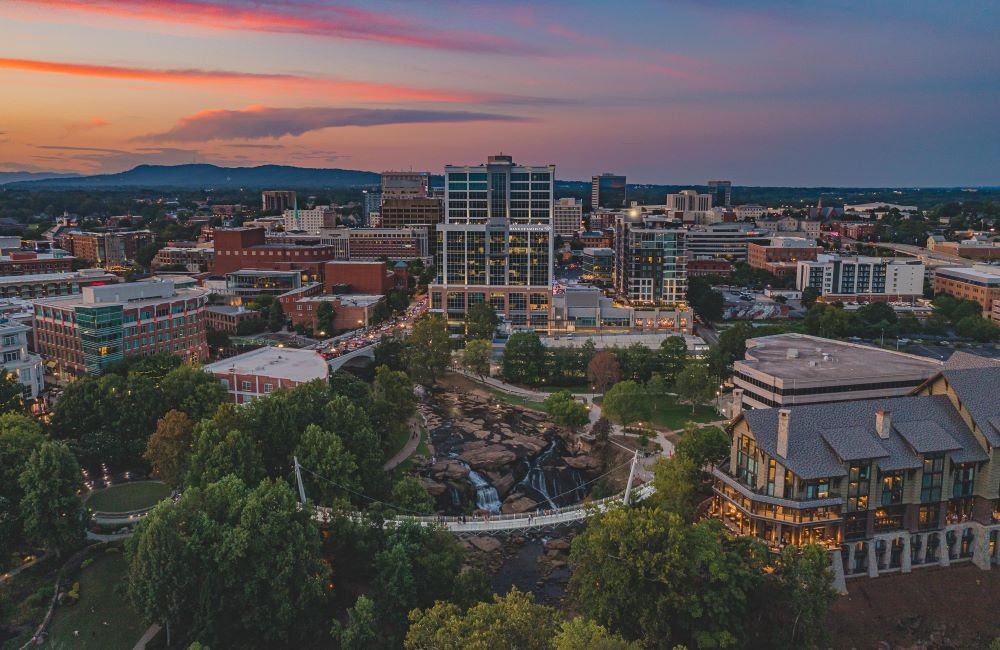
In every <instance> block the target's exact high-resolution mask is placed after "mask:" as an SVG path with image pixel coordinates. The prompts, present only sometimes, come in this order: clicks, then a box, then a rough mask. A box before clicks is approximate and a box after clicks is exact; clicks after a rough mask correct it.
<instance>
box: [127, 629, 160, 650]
mask: <svg viewBox="0 0 1000 650" xmlns="http://www.w3.org/2000/svg"><path fill="white" fill-rule="evenodd" d="M160 629H161V628H160V626H159V625H157V624H156V623H153V624H152V625H150V626H149V629H148V630H146V633H145V634H143V635H142V638H140V639H139V640H138V641H137V642H136V644H135V645H134V646H133V647H132V650H146V644H147V643H149V642H150V641H152V640H153V637H155V636H156V635H157V634H159V633H160Z"/></svg>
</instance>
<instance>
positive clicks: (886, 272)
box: [796, 254, 924, 302]
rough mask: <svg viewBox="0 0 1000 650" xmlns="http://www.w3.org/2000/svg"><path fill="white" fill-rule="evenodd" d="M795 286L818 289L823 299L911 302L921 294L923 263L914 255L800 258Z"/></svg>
mask: <svg viewBox="0 0 1000 650" xmlns="http://www.w3.org/2000/svg"><path fill="white" fill-rule="evenodd" d="M796 288H797V289H798V290H799V291H803V290H805V289H806V288H812V289H816V290H817V291H819V293H820V296H821V297H822V299H823V301H825V302H835V301H857V302H896V301H904V300H907V301H911V302H912V301H914V300H916V299H917V298H920V297H921V296H922V295H923V293H924V263H923V262H921V261H920V260H917V259H913V258H903V257H865V256H862V255H859V256H841V255H827V254H821V255H817V256H816V260H814V261H810V260H799V262H798V268H797V275H796Z"/></svg>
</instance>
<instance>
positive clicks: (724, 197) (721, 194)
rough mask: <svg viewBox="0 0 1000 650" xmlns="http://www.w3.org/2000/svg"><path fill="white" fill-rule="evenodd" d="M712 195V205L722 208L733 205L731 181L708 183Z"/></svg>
mask: <svg viewBox="0 0 1000 650" xmlns="http://www.w3.org/2000/svg"><path fill="white" fill-rule="evenodd" d="M708 187H709V189H711V191H712V192H711V193H712V203H713V204H714V205H717V206H719V207H722V208H728V207H730V206H732V204H733V184H732V182H731V181H708Z"/></svg>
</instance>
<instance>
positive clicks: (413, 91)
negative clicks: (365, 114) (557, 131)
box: [0, 58, 490, 103]
mask: <svg viewBox="0 0 1000 650" xmlns="http://www.w3.org/2000/svg"><path fill="white" fill-rule="evenodd" d="M0 69H8V70H22V71H25V72H43V73H51V74H65V75H74V76H82V77H102V78H105V79H130V80H135V81H151V82H158V83H179V84H193V85H213V86H214V85H219V84H226V85H235V86H242V87H247V88H259V87H261V86H268V87H270V88H272V89H281V90H297V91H301V92H309V93H310V94H314V93H318V92H325V93H327V94H329V95H331V96H336V97H339V98H341V99H348V100H349V99H355V100H360V101H377V102H394V101H432V102H459V103H480V102H484V101H489V100H490V98H489V97H488V96H486V95H476V94H472V93H461V92H452V91H447V90H434V89H422V88H413V87H410V86H398V85H394V84H381V83H374V82H368V81H347V80H341V79H330V78H326V77H303V76H299V75H290V74H267V73H258V72H234V71H229V70H201V69H197V68H192V69H180V70H155V69H149V68H130V67H122V66H110V65H89V64H82V63H63V62H58V61H38V60H34V59H10V58H0Z"/></svg>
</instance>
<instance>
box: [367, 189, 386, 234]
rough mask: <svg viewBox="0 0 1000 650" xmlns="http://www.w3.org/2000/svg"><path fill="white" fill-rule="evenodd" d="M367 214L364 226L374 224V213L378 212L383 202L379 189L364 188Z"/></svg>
mask: <svg viewBox="0 0 1000 650" xmlns="http://www.w3.org/2000/svg"><path fill="white" fill-rule="evenodd" d="M363 194H364V200H365V214H364V224H363V225H364V226H366V227H368V226H371V225H372V214H378V211H379V208H380V206H381V204H382V192H381V191H379V190H364V192H363Z"/></svg>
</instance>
